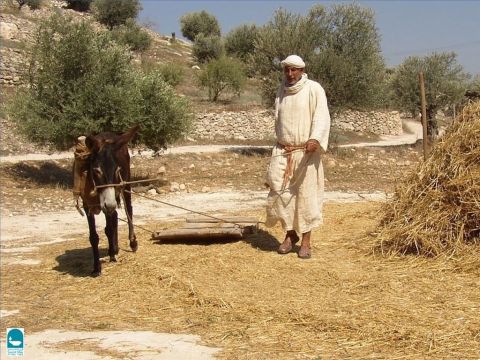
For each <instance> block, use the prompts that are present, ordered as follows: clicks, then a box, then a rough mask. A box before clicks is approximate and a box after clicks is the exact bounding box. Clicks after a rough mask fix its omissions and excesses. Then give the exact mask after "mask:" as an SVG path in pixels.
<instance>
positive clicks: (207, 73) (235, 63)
mask: <svg viewBox="0 0 480 360" xmlns="http://www.w3.org/2000/svg"><path fill="white" fill-rule="evenodd" d="M245 80H246V75H245V69H244V66H243V64H242V62H241V61H239V60H237V59H232V58H227V57H221V58H220V59H217V60H212V61H210V62H209V63H208V64H207V65H206V68H205V69H204V70H203V71H202V72H201V73H200V75H199V84H200V86H202V87H205V88H207V89H208V97H209V99H210V100H212V101H217V100H218V98H219V96H220V94H221V93H224V92H232V93H233V94H235V95H237V96H240V93H241V91H242V89H243V87H244V86H245Z"/></svg>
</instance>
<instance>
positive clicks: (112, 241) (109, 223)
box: [105, 211, 118, 261]
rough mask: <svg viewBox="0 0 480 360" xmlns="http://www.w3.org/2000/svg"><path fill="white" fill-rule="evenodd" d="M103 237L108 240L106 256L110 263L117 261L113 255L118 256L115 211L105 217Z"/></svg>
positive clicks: (116, 216) (116, 217)
mask: <svg viewBox="0 0 480 360" xmlns="http://www.w3.org/2000/svg"><path fill="white" fill-rule="evenodd" d="M105 222H106V226H105V235H107V239H108V256H109V257H110V261H117V259H116V258H115V255H116V254H118V214H117V211H114V212H112V213H111V214H109V215H105Z"/></svg>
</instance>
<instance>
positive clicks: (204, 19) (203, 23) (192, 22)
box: [180, 10, 220, 41]
mask: <svg viewBox="0 0 480 360" xmlns="http://www.w3.org/2000/svg"><path fill="white" fill-rule="evenodd" d="M180 26H181V31H182V35H183V36H185V37H186V38H187V39H188V40H191V41H195V38H196V37H197V36H198V35H199V34H203V35H205V36H212V35H215V36H220V25H219V23H218V20H217V18H216V17H215V16H213V15H211V14H209V13H207V12H206V11H205V10H202V11H200V12H192V13H188V14H185V15H183V16H182V17H181V18H180Z"/></svg>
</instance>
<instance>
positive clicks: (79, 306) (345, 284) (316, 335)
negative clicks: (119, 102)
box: [0, 146, 480, 359]
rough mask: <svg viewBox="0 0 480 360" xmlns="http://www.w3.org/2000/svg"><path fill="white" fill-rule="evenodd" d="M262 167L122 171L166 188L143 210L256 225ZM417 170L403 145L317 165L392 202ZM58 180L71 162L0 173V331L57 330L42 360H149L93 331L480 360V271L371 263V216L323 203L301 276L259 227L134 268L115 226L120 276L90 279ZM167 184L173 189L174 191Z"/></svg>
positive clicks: (240, 157)
mask: <svg viewBox="0 0 480 360" xmlns="http://www.w3.org/2000/svg"><path fill="white" fill-rule="evenodd" d="M268 157H269V154H268V152H265V151H263V150H258V149H257V150H255V151H251V152H240V153H238V152H226V153H219V154H193V155H192V154H183V155H167V156H163V157H158V158H142V157H134V158H133V165H134V167H133V174H134V178H135V179H149V178H156V177H162V178H163V180H162V181H160V182H152V183H151V185H150V186H148V184H147V186H145V185H142V186H143V188H139V189H137V190H138V191H139V192H142V193H143V194H148V195H149V196H151V197H152V198H154V199H157V200H161V199H174V200H175V199H177V200H179V199H184V200H183V201H184V202H183V203H182V204H183V205H184V206H186V207H188V206H191V207H196V208H197V209H199V210H201V211H206V212H209V213H215V214H220V215H248V216H255V217H257V218H259V219H260V220H262V219H263V218H264V210H263V208H262V202H261V198H262V197H263V196H264V194H265V188H264V187H263V177H264V172H265V168H266V164H267V162H268ZM420 160H421V154H420V148H418V147H415V146H404V147H396V148H388V149H382V148H364V149H337V150H335V151H334V152H333V153H329V154H328V155H326V156H325V158H324V162H325V168H326V177H327V183H326V187H327V191H329V192H333V191H342V192H347V191H348V192H350V193H355V192H356V193H385V192H386V193H391V192H392V191H393V189H394V186H395V182H396V181H399V180H400V181H401V178H402V175H404V174H405V172H407V171H412V170H413V169H414V167H415V164H416V163H417V162H418V161H420ZM162 166H163V167H165V172H163V169H162ZM70 169H71V161H70V160H55V161H47V162H21V163H16V164H6V163H2V164H1V172H0V174H1V175H0V181H1V184H2V190H1V191H2V236H3V229H4V228H5V226H4V224H5V223H7V222H10V225H15V226H17V227H18V236H17V237H15V231H14V229H13V230H10V238H7V239H2V243H1V250H2V253H1V260H2V261H1V270H2V271H1V284H2V285H1V307H2V310H5V311H10V312H11V315H10V316H2V319H1V322H2V328H4V327H10V326H22V327H24V328H25V329H27V330H28V333H29V334H37V335H35V336H37V337H38V336H39V335H38V334H44V335H45V336H47V335H48V336H52V337H53V336H54V333H55V331H57V332H58V330H63V331H65V333H62V334H63V335H62V336H63V341H61V342H55V343H53V342H52V343H49V342H48V341H46V340H45V338H43V339H44V340H42V341H43V342H42V343H43V345H44V346H46V347H47V348H48V349H50V350H52V351H53V349H56V350H58V351H61V352H60V354H62V352H63V351H68V352H69V355H68V356H70V357H71V356H73V355H72V354H77V353H78V354H80V352H81V351H88V354H90V355H86V356H87V357H86V358H89V357H88V356H90V358H94V357H93V355H95V356H96V357H95V358H113V359H123V358H142V359H144V358H145V359H147V358H155V357H154V356H153V355H152V354H153V351H154V349H153V347H149V346H150V345H148V344H147V345H145V348H144V349H143V350H141V351H140V350H138V349H136V350H135V349H133V348H128V347H127V349H126V350H125V349H122V348H120V347H118V348H117V347H112V346H107V345H108V343H107V345H105V342H102V341H103V340H102V341H101V340H95V341H93V340H92V339H93V336H94V335H93V333H94V332H95V334H98V333H99V334H107V333H108V334H114V333H116V332H119V331H122V332H136V333H138V332H141V331H150V332H153V333H155V334H159V333H169V334H179V335H181V334H190V335H195V336H197V338H195V339H197V340H195V341H197V343H198V344H197V345H200V346H204V349H205V348H208V349H217V350H215V351H211V352H210V354H211V356H216V357H218V358H221V359H366V358H368V359H418V358H423V359H439V358H440V359H478V358H479V357H480V316H479V315H478V314H479V313H480V312H479V310H480V309H479V307H480V306H479V302H478V298H479V296H480V290H479V288H480V287H479V286H480V281H479V275H480V271H479V270H478V269H479V267H478V261H476V260H475V259H474V258H470V257H465V256H460V255H458V256H457V255H455V256H452V257H451V258H449V259H446V258H435V259H425V258H416V257H402V258H400V257H393V258H385V257H382V256H381V255H380V254H378V252H377V253H375V252H374V251H373V249H374V245H375V238H374V231H375V225H376V224H377V221H378V218H379V210H380V208H381V203H379V202H374V201H362V202H355V203H353V202H346V203H345V202H342V203H334V202H328V203H327V204H326V207H325V212H324V215H325V224H324V226H323V227H321V228H320V229H318V230H317V231H315V232H314V234H313V238H314V245H313V258H312V259H310V260H307V261H302V260H300V259H298V258H297V256H296V254H295V253H291V254H288V255H285V256H281V255H278V254H277V253H276V248H277V247H278V244H279V242H280V241H281V240H282V238H283V233H282V230H281V228H280V227H278V226H277V227H275V228H272V229H267V228H263V227H262V226H261V227H260V231H259V232H258V233H257V234H255V235H251V236H248V237H247V238H245V239H243V240H241V241H230V242H222V241H218V242H183V243H182V242H176V243H175V242H169V243H162V244H158V243H154V242H152V241H151V239H150V233H149V232H148V231H144V230H141V229H138V230H137V237H138V239H139V243H140V248H139V250H138V252H137V253H132V252H130V251H129V249H128V247H127V245H126V229H125V226H123V225H122V226H121V227H120V239H121V245H120V247H121V251H120V254H119V259H118V262H117V263H109V262H104V263H103V274H102V276H101V277H99V278H91V277H90V276H89V275H90V271H91V266H92V257H91V249H90V246H89V243H88V239H87V227H86V224H85V219H84V218H81V217H80V215H78V214H76V215H75V213H74V212H73V208H72V196H71V192H70V184H71V175H70ZM173 182H177V183H178V185H179V187H180V185H184V187H185V189H184V190H178V191H174V192H171V191H170V189H171V187H172V185H173V184H172V183H173ZM182 189H183V186H182ZM148 190H150V192H149V193H145V191H148ZM221 191H223V192H224V193H222V192H221ZM229 194H230V195H231V194H244V196H243V197H242V196H238V197H233V196H232V197H231V199H230V198H229V197H228V196H229ZM255 194H256V195H255ZM255 196H256V197H255ZM135 199H136V198H134V211H135V208H136V207H135V204H136V203H135V201H137V209H138V210H139V213H138V215H139V219H140V220H141V225H142V226H144V227H145V228H147V230H148V229H159V228H165V227H173V226H175V225H176V224H177V223H178V222H179V221H180V220H179V219H180V216H179V213H175V212H174V211H173V210H172V211H171V212H170V213H168V212H166V211H163V210H162V211H154V210H152V208H143V207H142V206H143V205H142V206H140V205H141V204H144V203H145V202H146V201H147V200H142V201H143V202H140V200H138V199H137V200H135ZM193 199H196V200H193ZM222 199H224V200H222ZM152 201H153V200H152ZM202 204H203V205H202ZM222 205H224V206H222ZM198 206H200V207H198ZM160 212H161V213H162V214H158V213H160ZM62 215H68V216H69V218H68V221H64V218H63V217H62ZM160 215H161V216H160ZM40 216H44V219H50V222H49V223H48V224H49V229H47V230H48V231H45V229H44V228H42V227H41V226H39V224H37V223H36V222H35V220H34V219H37V218H40ZM172 218H174V219H176V220H172ZM16 219H18V220H19V222H18V223H16V222H15V221H16ZM28 219H31V220H30V221H29V220H28ZM35 226H37V227H35ZM29 228H30V230H28V229H29ZM10 229H12V227H10ZM27 231H30V232H29V236H22V234H25V233H26V232H27ZM99 234H100V236H101V248H102V255H103V256H105V255H106V246H107V245H106V240H105V238H104V236H103V233H102V232H101V231H100V229H99ZM35 235H36V236H35ZM469 264H471V266H468V265H469ZM16 311H18V312H16ZM51 329H57V330H55V331H53V330H51ZM85 332H89V333H91V334H92V335H91V338H90V340H86V335H85ZM72 333H75V334H76V335H75V336H74V335H72ZM49 334H50V335H49ZM144 335H145V336H147V335H146V334H144ZM102 336H104V337H105V336H106V335H102ZM132 336H133V335H132ZM26 339H28V337H27V338H26ZM35 339H36V338H32V340H31V341H32V342H33V341H34V340H35ZM52 341H53V340H52ZM119 341H120V340H119ZM121 341H123V342H125V339H123V340H121ZM195 341H193V342H195ZM110 344H111V343H110ZM129 346H130V345H129ZM129 349H130V350H129ZM132 349H133V350H132ZM149 351H150V352H149ZM199 351H200V350H199ZM217 351H218V352H217ZM92 354H93V355H92ZM148 354H150V357H148V356H147V355H148ZM52 358H53V357H52ZM57 358H62V357H61V356H60V357H57ZM158 358H160V357H158ZM199 358H200V357H199ZM206 358H207V357H206Z"/></svg>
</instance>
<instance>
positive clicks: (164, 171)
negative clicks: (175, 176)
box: [157, 166, 166, 175]
mask: <svg viewBox="0 0 480 360" xmlns="http://www.w3.org/2000/svg"><path fill="white" fill-rule="evenodd" d="M165 173H166V169H165V166H160V167H159V168H158V170H157V174H158V175H163V174H165Z"/></svg>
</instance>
